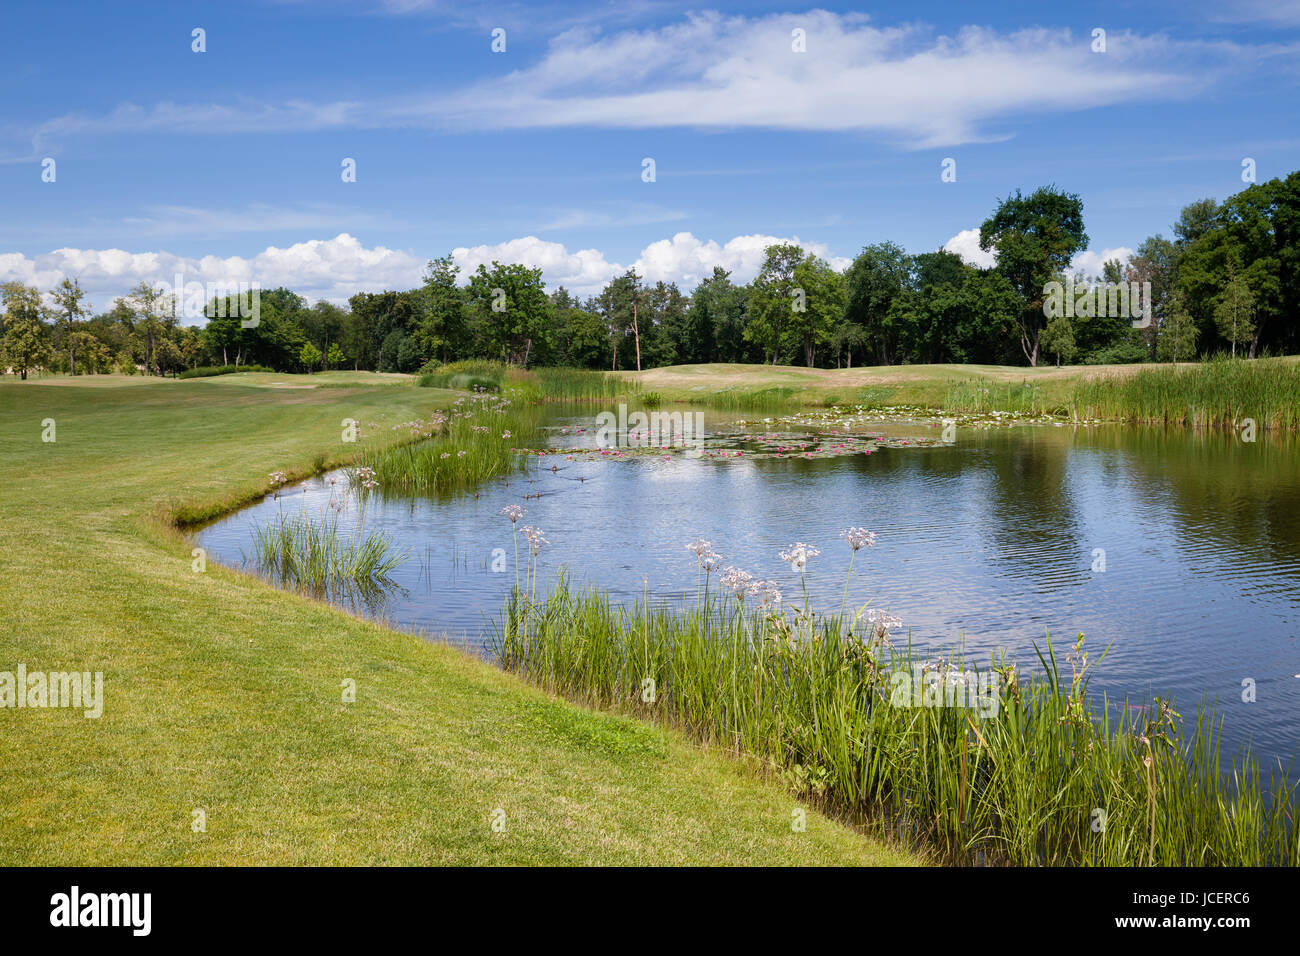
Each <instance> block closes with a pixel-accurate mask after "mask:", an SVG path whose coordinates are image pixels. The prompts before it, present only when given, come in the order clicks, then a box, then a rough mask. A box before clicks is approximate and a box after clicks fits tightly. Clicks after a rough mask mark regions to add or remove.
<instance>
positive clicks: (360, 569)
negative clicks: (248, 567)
mask: <svg viewBox="0 0 1300 956" xmlns="http://www.w3.org/2000/svg"><path fill="white" fill-rule="evenodd" d="M405 557H406V555H405V553H397V552H394V551H393V549H392V545H391V544H390V542H389V540H388V538H387V537H386V536H385V535H382V534H380V533H378V532H369V533H362V532H357V533H356V534H355V535H352V536H344V535H340V534H339V529H338V516H337V514H335V513H334V512H333V511H332V510H331V511H329V512H328V513H327V514H325V515H324V516H322V517H321V518H320V519H313V518H312V517H311V516H310V515H308V514H307V513H306V512H303V511H299V512H294V513H292V514H287V515H286V514H281V515H279V516H278V517H277V519H276V520H274V521H273V522H271V523H270V524H267V525H264V526H262V527H260V528H257V529H255V530H254V532H253V561H254V563H255V566H256V567H257V568H258V570H259V571H260V572H261V573H262V574H264V575H266V576H267V577H269V578H271V579H273V580H275V581H276V582H277V583H279V584H282V585H285V586H288V587H291V588H294V589H296V590H300V591H305V592H308V593H311V594H315V595H320V596H328V597H339V596H342V595H344V594H354V593H355V594H360V595H362V596H366V595H369V594H372V593H377V592H380V591H382V590H384V589H385V588H387V587H391V586H392V578H391V575H392V572H393V571H394V570H396V569H397V567H398V566H399V565H400V564H401V563H402V561H403V560H405Z"/></svg>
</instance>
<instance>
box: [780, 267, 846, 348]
mask: <svg viewBox="0 0 1300 956" xmlns="http://www.w3.org/2000/svg"><path fill="white" fill-rule="evenodd" d="M794 282H795V289H796V290H797V291H798V295H797V296H796V297H795V299H794V300H793V302H792V303H791V309H792V314H791V316H790V320H789V327H788V329H787V332H788V334H790V335H791V336H792V337H793V338H795V339H797V341H798V344H799V346H800V347H801V348H802V350H803V360H804V365H806V366H808V367H809V368H812V367H813V366H814V364H815V362H816V356H817V346H819V345H827V344H829V343H830V342H831V336H832V335H833V333H834V331H835V326H836V323H838V322H839V321H840V320H841V319H842V318H843V317H844V277H843V276H842V275H840V274H839V273H838V272H836V271H835V270H834V269H832V268H831V267H830V265H829V264H828V263H827V262H825V261H824V260H822V259H819V258H818V257H817V256H813V255H809V256H807V257H806V258H805V259H803V260H802V261H801V262H799V263H798V264H797V265H796V266H795V267H794ZM795 306H798V307H797V308H796V307H795Z"/></svg>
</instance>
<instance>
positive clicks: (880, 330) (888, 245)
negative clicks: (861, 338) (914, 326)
mask: <svg viewBox="0 0 1300 956" xmlns="http://www.w3.org/2000/svg"><path fill="white" fill-rule="evenodd" d="M912 268H913V262H912V259H911V257H910V256H908V254H907V253H906V252H905V251H903V247H902V246H899V245H897V244H896V243H893V242H879V243H874V244H873V245H870V246H867V247H866V248H865V249H863V250H862V252H860V253H859V254H858V257H857V258H856V259H854V260H853V263H852V264H851V265H850V266H849V268H848V270H847V271H846V272H845V273H844V281H845V286H846V298H847V301H846V304H845V312H844V315H845V318H846V319H848V321H850V322H852V323H854V324H855V325H857V326H859V327H861V328H862V331H863V333H864V335H865V336H866V337H867V339H868V340H869V341H870V342H871V343H872V344H873V346H874V349H875V353H876V354H875V359H876V362H877V363H878V364H880V365H890V364H892V363H893V362H894V361H896V360H897V358H898V354H897V351H898V350H897V334H896V332H897V330H896V329H895V326H894V322H893V320H892V319H891V314H892V316H893V317H894V318H897V317H898V316H899V315H900V312H899V311H898V310H895V309H894V303H895V300H896V299H898V298H899V297H900V296H902V295H903V293H904V292H905V291H906V289H907V287H908V283H909V280H910V276H911V273H912Z"/></svg>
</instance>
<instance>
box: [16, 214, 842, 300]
mask: <svg viewBox="0 0 1300 956" xmlns="http://www.w3.org/2000/svg"><path fill="white" fill-rule="evenodd" d="M780 242H794V243H798V244H799V245H802V246H803V247H804V248H805V249H807V250H808V251H810V252H814V253H816V254H817V255H819V256H822V257H823V258H825V259H826V260H827V261H828V262H830V264H831V265H832V266H833V267H834V268H836V269H841V270H842V269H844V268H845V267H847V266H848V264H849V261H850V260H849V259H846V258H844V257H842V256H834V255H831V254H830V252H829V250H828V248H827V247H826V246H825V245H824V244H822V243H817V242H801V241H800V240H799V238H798V237H797V236H791V237H780V236H765V235H751V236H737V237H735V238H734V239H731V240H728V241H727V242H725V243H718V242H716V241H714V240H700V239H697V238H696V237H695V236H693V235H691V233H689V232H679V233H677V234H676V235H675V236H673V237H672V238H671V239H662V240H659V241H657V242H652V243H651V244H650V245H648V246H646V247H645V248H644V249H643V250H642V251H641V254H640V255H639V256H638V258H637V259H636V260H635V261H634V262H633V263H632V264H631V268H635V269H636V270H637V272H638V273H640V274H641V275H642V276H644V277H645V278H646V279H647V280H649V281H650V282H657V281H659V280H663V281H664V282H676V283H677V284H678V286H679V287H681V288H682V290H683V291H690V290H691V289H693V288H694V287H695V284H696V283H697V282H698V281H699V280H700V279H702V278H705V277H707V276H709V275H711V274H712V272H713V267H714V266H715V265H720V266H722V267H723V268H724V269H727V270H728V271H730V272H731V273H732V279H733V280H734V281H735V282H738V283H743V282H748V281H749V280H750V279H752V278H753V277H754V275H755V274H756V273H757V272H758V270H759V268H760V266H761V265H762V262H763V249H764V248H765V247H767V246H768V245H771V244H773V243H780ZM452 259H453V260H454V261H455V263H456V265H458V266H460V268H461V277H462V280H466V279H467V278H468V275H469V274H470V273H472V272H473V271H474V270H475V269H476V268H477V267H478V266H479V265H480V264H483V265H488V266H490V265H491V263H492V262H493V260H496V261H499V262H506V263H520V264H522V265H526V266H529V267H532V268H540V269H541V270H542V277H543V279H544V280H545V282H546V285H547V288H548V289H555V288H556V287H558V286H561V285H563V286H565V287H567V288H568V289H569V290H570V291H572V292H575V293H577V294H579V295H592V294H595V293H597V292H599V291H600V290H601V288H603V287H604V285H605V283H607V282H608V281H609V280H610V279H612V278H614V277H615V276H618V275H621V274H622V273H624V272H626V271H627V269H628V268H629V266H627V265H623V264H620V263H618V262H614V261H612V260H610V259H608V258H606V256H605V254H604V253H603V252H602V251H600V250H599V249H579V250H576V251H573V252H570V251H569V250H568V249H567V248H565V246H564V245H563V244H561V243H558V242H547V241H545V240H542V239H538V238H537V237H536V236H524V237H522V238H519V239H511V240H509V241H507V242H500V243H496V244H493V245H480V246H473V247H464V246H462V247H460V248H457V249H454V250H453V251H452ZM427 261H428V258H427V257H425V256H419V255H415V254H414V253H412V252H406V251H402V250H397V249H388V248H385V247H384V246H375V247H373V248H367V247H366V246H364V245H362V244H361V242H360V241H359V240H358V239H356V238H355V237H354V236H351V235H349V234H348V233H340V234H339V235H337V236H335V237H334V238H333V239H312V240H310V241H308V242H299V243H295V244H294V245H292V246H288V247H287V248H283V249H281V248H278V247H276V246H269V247H268V248H266V249H265V250H263V251H262V252H260V253H258V254H256V255H254V256H252V257H251V258H244V257H241V256H229V257H224V258H223V257H220V256H202V257H199V258H192V257H185V256H177V255H173V254H172V253H169V252H162V251H159V252H137V253H132V252H125V251H123V250H121V249H66V248H65V249H55V250H54V251H53V252H50V253H47V254H45V255H39V256H36V257H35V258H31V259H29V258H27V257H26V256H25V255H23V254H22V253H16V252H15V253H0V282H8V281H10V280H16V281H19V282H24V283H26V284H28V285H34V286H36V287H37V288H39V289H42V290H49V289H52V288H53V287H54V286H55V285H57V284H58V283H59V281H60V280H62V279H63V278H64V277H72V278H76V279H78V280H79V281H80V282H81V284H82V287H83V288H85V289H86V290H87V292H88V293H89V296H90V300H91V302H92V303H93V305H94V307H95V308H97V309H104V308H107V307H108V305H109V304H110V303H111V301H112V300H113V299H114V298H116V297H118V296H121V295H125V294H126V293H127V292H128V291H129V290H130V288H131V287H132V286H134V285H136V284H138V283H140V282H148V283H151V284H152V283H157V282H167V283H173V282H174V280H175V276H176V274H177V273H178V272H179V273H183V276H184V281H185V282H186V283H189V282H203V283H207V282H213V283H222V284H226V283H233V282H257V283H259V284H260V286H261V288H263V289H271V288H275V287H276V286H286V287H288V288H290V289H292V290H294V291H295V292H297V293H299V294H301V295H303V296H305V297H307V298H308V299H309V300H312V301H316V300H319V299H326V300H329V301H331V302H336V303H339V304H343V303H346V301H347V299H348V298H349V297H350V296H351V295H353V294H354V293H356V292H378V291H381V290H384V289H411V288H414V287H416V286H418V285H419V284H420V281H421V278H422V276H423V274H424V268H425V265H426V263H427Z"/></svg>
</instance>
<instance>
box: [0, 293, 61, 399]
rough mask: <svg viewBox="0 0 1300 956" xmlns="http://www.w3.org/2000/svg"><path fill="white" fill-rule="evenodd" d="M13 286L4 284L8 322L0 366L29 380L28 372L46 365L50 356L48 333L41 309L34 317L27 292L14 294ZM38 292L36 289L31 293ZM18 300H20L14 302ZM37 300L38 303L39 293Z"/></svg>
mask: <svg viewBox="0 0 1300 956" xmlns="http://www.w3.org/2000/svg"><path fill="white" fill-rule="evenodd" d="M11 286H18V283H6V284H5V306H6V308H5V320H4V335H3V336H0V365H5V366H8V367H9V368H11V369H12V370H13V371H14V372H15V374H17V375H18V377H19V379H21V380H23V381H26V380H27V373H28V372H29V371H31V370H32V369H35V368H40V367H42V366H44V365H45V364H46V363H47V362H48V361H49V357H50V350H49V346H48V345H47V344H46V342H45V331H44V328H43V327H42V324H41V321H40V318H39V316H40V311H39V306H38V308H37V311H36V312H35V315H33V313H32V311H31V310H30V308H29V305H30V299H28V298H27V296H26V294H25V293H24V292H14V293H12V296H13V299H11V293H10V292H9V289H10V287H11ZM31 291H32V292H36V290H35V289H32V290H31ZM14 299H18V300H20V301H17V302H15V301H13V300H14ZM36 301H37V302H38V303H39V301H40V294H39V293H37V296H36Z"/></svg>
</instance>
